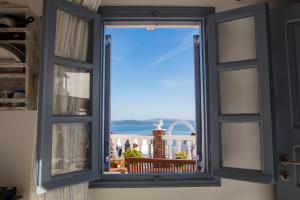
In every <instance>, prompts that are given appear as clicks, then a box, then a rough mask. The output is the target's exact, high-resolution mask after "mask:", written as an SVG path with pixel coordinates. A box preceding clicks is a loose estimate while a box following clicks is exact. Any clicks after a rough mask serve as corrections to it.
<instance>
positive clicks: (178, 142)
mask: <svg viewBox="0 0 300 200" xmlns="http://www.w3.org/2000/svg"><path fill="white" fill-rule="evenodd" d="M181 143H182V141H181V140H176V147H177V153H178V152H181Z"/></svg>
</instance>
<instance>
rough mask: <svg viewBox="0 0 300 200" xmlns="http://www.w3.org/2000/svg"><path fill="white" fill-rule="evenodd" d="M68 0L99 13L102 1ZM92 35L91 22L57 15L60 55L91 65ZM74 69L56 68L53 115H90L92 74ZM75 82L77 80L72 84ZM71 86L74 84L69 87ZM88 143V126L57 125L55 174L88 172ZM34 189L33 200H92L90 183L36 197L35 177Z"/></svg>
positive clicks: (64, 13) (31, 196)
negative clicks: (90, 41) (90, 199)
mask: <svg viewBox="0 0 300 200" xmlns="http://www.w3.org/2000/svg"><path fill="white" fill-rule="evenodd" d="M68 1H70V2H73V3H75V4H78V5H81V6H84V7H87V8H89V9H91V10H93V11H96V10H97V8H98V7H99V5H100V1H101V0H68ZM88 36H89V23H88V22H87V21H85V20H84V19H81V18H79V17H77V16H73V15H71V14H69V13H66V12H63V11H58V12H57V25H56V41H55V54H56V55H58V56H61V57H65V58H71V59H74V60H79V61H87V62H88V61H89V55H88V54H89V53H90V52H88V42H89V38H88ZM71 67H72V66H55V68H54V77H55V78H54V87H53V88H54V89H53V93H54V95H53V112H54V113H55V114H63V115H64V114H66V115H82V114H89V112H88V111H89V109H90V108H89V107H88V105H89V103H88V101H89V92H87V91H86V90H88V91H89V81H90V79H89V78H90V77H89V73H88V72H85V71H82V70H76V69H74V68H71ZM70 76H71V78H70ZM66 78H70V80H69V81H66ZM72 79H73V81H71V80H72ZM74 80H75V81H74ZM76 80H77V81H76ZM78 80H79V81H78ZM67 84H73V85H71V86H67ZM76 84H77V85H76ZM72 88H76V89H72ZM72 90H74V91H75V92H74V91H72ZM88 143H89V141H88V126H87V124H84V123H76V124H72V125H70V124H63V125H55V126H54V127H53V133H52V165H51V167H52V174H61V173H67V172H72V171H78V170H84V169H86V168H87V163H88V162H87V161H88V159H89V158H88V154H87V149H88ZM34 167H35V159H34ZM35 173H36V171H35V169H34V170H33V172H32V174H33V177H34V176H35ZM31 186H32V188H31V192H30V194H29V199H30V200H87V199H88V183H82V184H77V185H72V186H68V187H64V188H59V189H55V190H51V191H47V192H46V193H44V194H41V195H37V194H36V184H35V178H33V179H32V183H31Z"/></svg>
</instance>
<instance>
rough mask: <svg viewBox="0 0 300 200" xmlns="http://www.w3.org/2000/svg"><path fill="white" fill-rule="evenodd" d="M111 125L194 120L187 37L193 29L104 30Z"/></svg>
mask: <svg viewBox="0 0 300 200" xmlns="http://www.w3.org/2000/svg"><path fill="white" fill-rule="evenodd" d="M106 34H109V35H111V37H112V65H111V119H112V120H125V119H136V120H144V119H153V118H172V119H189V120H194V119H195V91H194V90H195V87H194V56H193V55H194V52H193V35H196V34H199V30H198V29H192V28H190V29H187V28H185V29H174V28H168V29H166V28H164V29H163V28H161V29H156V30H155V31H153V32H149V31H147V30H146V29H145V28H130V29H124V28H123V29H122V28H108V29H106Z"/></svg>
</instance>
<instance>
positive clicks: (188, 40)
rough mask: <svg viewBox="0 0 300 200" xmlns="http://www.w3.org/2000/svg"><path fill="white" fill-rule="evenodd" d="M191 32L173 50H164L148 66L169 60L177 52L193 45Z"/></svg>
mask: <svg viewBox="0 0 300 200" xmlns="http://www.w3.org/2000/svg"><path fill="white" fill-rule="evenodd" d="M192 39H193V34H188V35H186V36H185V37H184V38H183V40H182V42H181V43H180V44H179V45H178V46H177V47H176V48H175V49H173V50H171V51H168V52H166V53H165V54H163V55H162V56H160V57H159V58H158V59H157V60H156V61H154V62H153V63H151V65H150V66H155V65H158V64H160V63H162V62H165V61H167V60H170V59H171V58H173V57H175V56H177V55H178V54H180V53H182V52H184V51H185V50H187V49H189V48H192V47H193V40H192Z"/></svg>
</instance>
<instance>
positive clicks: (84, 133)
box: [51, 123, 89, 176]
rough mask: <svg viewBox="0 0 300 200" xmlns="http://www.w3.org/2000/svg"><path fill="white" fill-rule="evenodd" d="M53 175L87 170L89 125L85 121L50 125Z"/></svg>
mask: <svg viewBox="0 0 300 200" xmlns="http://www.w3.org/2000/svg"><path fill="white" fill-rule="evenodd" d="M52 128H53V130H52V164H51V166H52V167H51V174H52V175H53V176H55V175H59V174H66V173H70V172H75V171H81V170H87V169H88V167H89V166H88V161H89V125H88V124H87V123H69V124H54V125H53V126H52Z"/></svg>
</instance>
